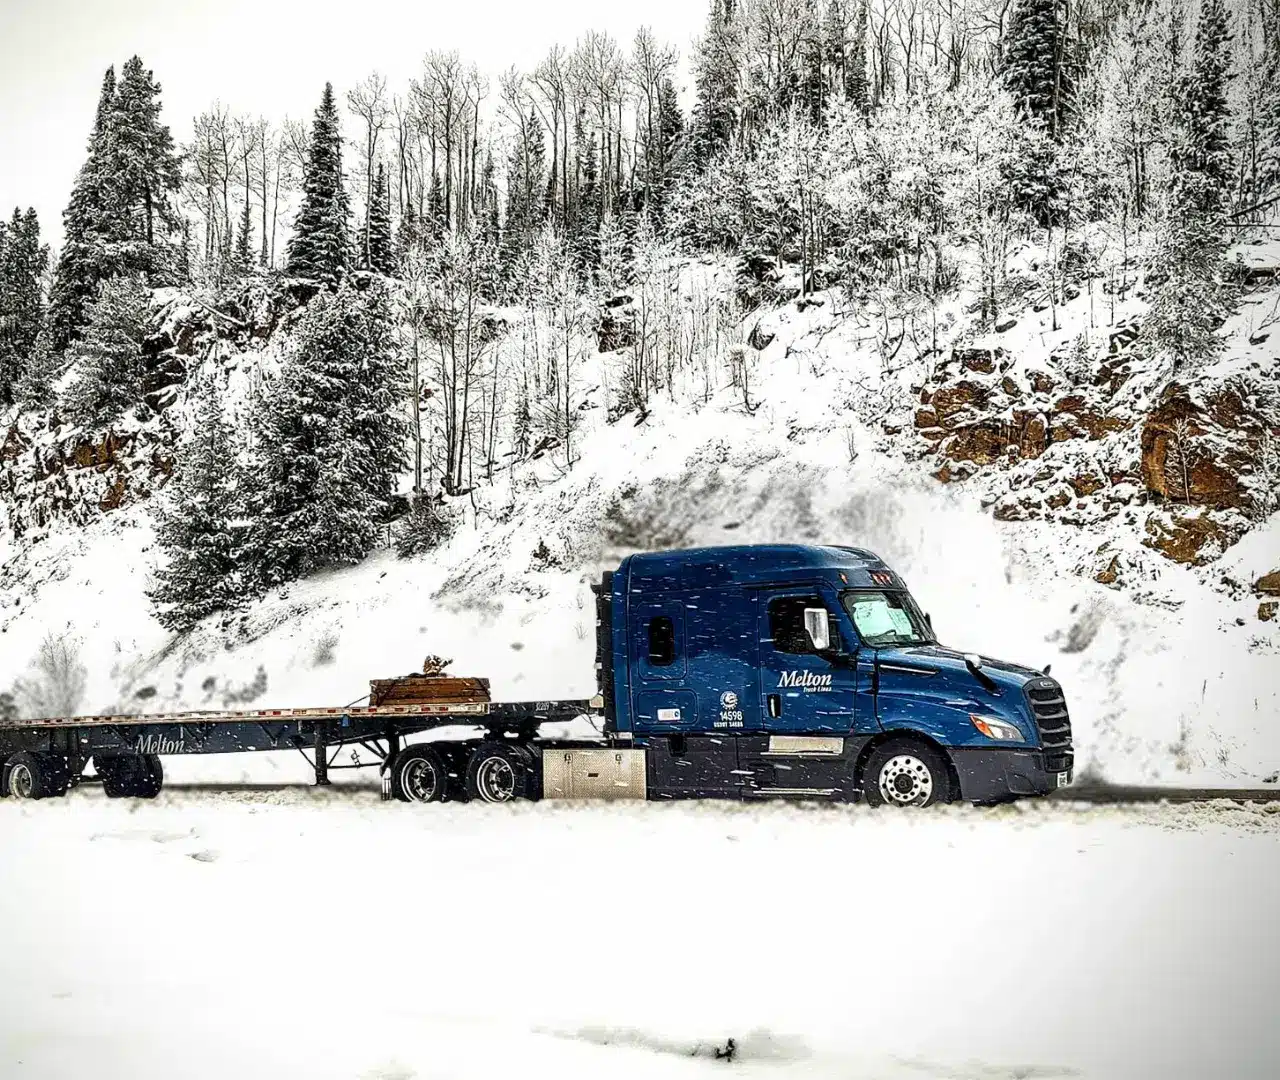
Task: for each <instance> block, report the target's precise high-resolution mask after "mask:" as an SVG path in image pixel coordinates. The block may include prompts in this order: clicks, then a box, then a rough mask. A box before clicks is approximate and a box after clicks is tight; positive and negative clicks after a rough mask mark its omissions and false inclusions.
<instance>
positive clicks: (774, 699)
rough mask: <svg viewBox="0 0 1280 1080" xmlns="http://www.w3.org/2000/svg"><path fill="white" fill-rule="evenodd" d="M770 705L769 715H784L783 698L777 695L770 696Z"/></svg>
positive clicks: (768, 700) (768, 699)
mask: <svg viewBox="0 0 1280 1080" xmlns="http://www.w3.org/2000/svg"><path fill="white" fill-rule="evenodd" d="M766 700H767V702H768V705H769V715H770V716H772V717H778V716H781V715H782V698H780V697H779V696H778V695H777V694H770V695H769V696H768V698H767V699H766Z"/></svg>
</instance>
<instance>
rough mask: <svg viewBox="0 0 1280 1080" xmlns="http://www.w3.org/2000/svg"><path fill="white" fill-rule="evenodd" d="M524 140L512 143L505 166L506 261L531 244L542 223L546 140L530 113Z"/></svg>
mask: <svg viewBox="0 0 1280 1080" xmlns="http://www.w3.org/2000/svg"><path fill="white" fill-rule="evenodd" d="M525 125H526V126H525V131H526V132H527V133H528V134H527V137H526V138H522V139H518V140H517V141H516V146H515V149H514V150H513V151H512V153H511V161H510V164H509V165H508V167H507V228H506V247H507V251H506V253H505V254H506V261H507V263H508V264H510V262H511V260H512V258H514V256H515V255H516V254H518V253H519V252H522V251H527V250H528V249H529V247H530V246H531V245H532V243H533V237H534V234H535V233H536V232H537V231H538V228H539V226H540V225H541V224H542V217H543V214H542V209H543V206H544V205H545V204H544V202H543V199H544V198H545V191H546V183H545V176H544V173H545V168H546V162H545V159H546V138H545V136H544V134H543V131H542V124H541V122H539V120H538V118H537V116H536V115H535V114H534V113H533V112H532V111H530V113H529V116H528V117H527V118H526V120H525Z"/></svg>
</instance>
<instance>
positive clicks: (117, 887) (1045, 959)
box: [0, 789, 1280, 1080]
mask: <svg viewBox="0 0 1280 1080" xmlns="http://www.w3.org/2000/svg"><path fill="white" fill-rule="evenodd" d="M1278 841H1280V813H1276V812H1269V811H1265V810H1262V809H1246V808H1241V807H1235V806H1229V805H1226V804H1219V805H1210V806H1195V807H1190V806H1182V807H1165V808H1150V809H1143V810H1139V809H1135V808H1127V809H1126V808H1111V809H1087V808H1082V807H1076V806H1064V805H1060V804H1045V803H1039V804H1028V805H1023V806H1018V807H1013V808H1005V809H1002V810H998V811H978V810H974V809H971V808H948V809H945V810H941V811H938V812H932V811H931V812H921V813H917V814H905V815H904V814H898V815H894V814H888V813H875V812H871V811H867V810H865V809H862V808H857V807H852V808H831V807H791V806H768V807H760V808H753V807H743V806H735V805H727V804H711V803H703V804H687V805H679V804H677V805H639V806H605V805H598V804H597V805H593V804H576V805H571V804H558V805H557V804H534V805H528V804H526V805H518V806H513V807H505V806H493V807H490V806H480V805H458V806H450V805H446V806H436V807H407V806H401V805H399V804H381V803H379V802H378V801H377V798H376V795H373V794H370V793H361V792H352V791H348V792H345V793H337V794H335V793H329V794H322V795H316V794H314V793H311V792H308V791H306V790H305V789H304V790H291V791H287V792H280V793H263V792H255V793H235V794H224V795H218V796H214V795H209V794H199V795H192V794H189V793H181V792H171V793H166V794H165V795H163V796H162V797H161V799H160V800H158V802H157V803H155V804H151V805H147V804H131V803H127V802H119V803H116V802H110V803H109V802H107V801H106V800H105V799H102V798H101V797H100V796H99V795H98V794H97V793H95V792H91V791H83V792H77V793H75V794H73V795H72V796H71V797H70V798H69V799H66V800H58V801H56V802H52V803H43V804H26V805H19V804H14V803H5V804H3V805H0V851H3V853H4V860H5V873H4V887H3V888H0V926H3V928H4V930H3V948H0V987H3V989H0V1075H3V1076H5V1077H10V1076H11V1077H30V1078H37V1077H58V1078H65V1077H70V1076H86V1075H92V1076H94V1077H97V1078H99V1080H111V1078H116V1077H120V1078H130V1080H134V1078H137V1080H143V1078H150V1077H157V1078H160V1077H163V1078H166V1080H167V1078H170V1077H175V1076H182V1077H191V1078H201V1077H218V1078H225V1077H232V1076H234V1077H273V1078H276V1077H287V1076H307V1077H309V1078H326V1077H335V1078H337V1077H341V1078H344V1080H354V1078H362V1080H363V1078H378V1080H393V1078H394V1080H409V1078H426V1077H440V1078H445V1077H459V1078H468V1080H470V1078H479V1077H490V1076H494V1077H497V1076H520V1077H529V1076H555V1077H558V1078H565V1080H571V1078H574V1077H579V1076H581V1077H590V1078H592V1080H596V1078H599V1077H619V1078H623V1077H627V1078H630V1077H658V1076H661V1077H691V1078H696V1077H700V1076H707V1077H710V1076H735V1075H741V1076H757V1077H766V1078H775V1077H776V1078H777V1080H783V1078H784V1077H790V1076H804V1077H819V1078H821V1077H832V1078H836V1077H839V1078H841V1080H860V1078H868V1080H870V1078H875V1080H891V1078H898V1077H915V1078H930V1077H964V1078H974V1080H978V1078H981V1080H989V1078H1013V1077H1054V1076H1078V1077H1135V1078H1138V1077H1141V1078H1172V1077H1196V1078H1203V1077H1253V1076H1256V1077H1263V1076H1268V1077H1270V1076H1275V1075H1276V1072H1277V1068H1280V1029H1278V1028H1277V1026H1276V1024H1275V1003H1276V1001H1277V1000H1280V946H1278V945H1277V935H1276V932H1275V912H1276V911H1277V910H1280V872H1277V866H1280V862H1278V861H1277V856H1278V855H1280V844H1278ZM730 1038H732V1039H733V1040H734V1042H735V1046H736V1049H737V1054H736V1056H735V1058H734V1060H733V1062H732V1063H729V1064H726V1063H725V1062H724V1061H718V1060H716V1059H715V1050H716V1048H717V1047H724V1046H726V1045H727V1040H729V1039H730Z"/></svg>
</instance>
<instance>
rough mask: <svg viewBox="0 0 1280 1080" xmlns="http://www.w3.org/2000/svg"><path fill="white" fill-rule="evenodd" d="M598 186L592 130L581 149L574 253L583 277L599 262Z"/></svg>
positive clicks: (590, 275)
mask: <svg viewBox="0 0 1280 1080" xmlns="http://www.w3.org/2000/svg"><path fill="white" fill-rule="evenodd" d="M601 218H602V215H601V212H600V188H599V183H598V178H597V172H596V136H595V133H594V132H592V134H591V136H590V138H589V139H588V140H587V147H586V149H585V150H584V151H583V153H582V188H581V191H580V194H579V199H578V221H577V235H576V236H575V237H574V244H573V255H574V260H575V262H576V263H577V266H578V273H579V274H581V275H582V277H583V278H584V279H586V280H590V279H591V277H592V276H593V275H594V274H595V270H596V267H597V266H599V265H600V222H601Z"/></svg>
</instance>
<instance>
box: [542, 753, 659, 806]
mask: <svg viewBox="0 0 1280 1080" xmlns="http://www.w3.org/2000/svg"><path fill="white" fill-rule="evenodd" d="M646 793H647V790H646V784H645V773H644V751H643V750H605V749H590V750H543V751H542V797H543V798H544V799H643V798H645V796H646Z"/></svg>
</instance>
